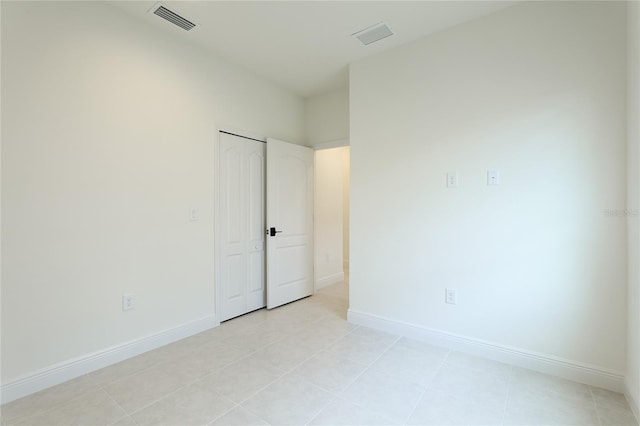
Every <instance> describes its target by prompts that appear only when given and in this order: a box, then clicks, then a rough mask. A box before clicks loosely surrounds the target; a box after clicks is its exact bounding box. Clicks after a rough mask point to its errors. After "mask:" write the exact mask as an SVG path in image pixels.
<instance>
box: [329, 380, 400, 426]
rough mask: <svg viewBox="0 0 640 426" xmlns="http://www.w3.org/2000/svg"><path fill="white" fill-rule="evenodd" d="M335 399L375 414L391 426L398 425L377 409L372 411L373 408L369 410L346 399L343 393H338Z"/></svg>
mask: <svg viewBox="0 0 640 426" xmlns="http://www.w3.org/2000/svg"><path fill="white" fill-rule="evenodd" d="M345 389H346V388H345ZM335 399H338V400H340V401H342V402H344V403H347V404H351V405H355V406H356V407H358V408H360V409H361V410H364V411H367V412H370V413H371V412H373V413H374V414H375V415H376V416H379V417H382V418H383V419H385V420H388V422H389V423H388V424H390V425H396V424H398V423H397V422H394V421H393V420H391V419H390V418H388V416H386V415H384V414H382V413H381V412H379V411H377V410H375V409H373V410H372V409H371V408H367V407H366V406H364V405H362V404H360V403H358V402H355V401H351V400H349V399H347V398H345V397H344V395H342V392H339V393H337V394H336V395H335Z"/></svg>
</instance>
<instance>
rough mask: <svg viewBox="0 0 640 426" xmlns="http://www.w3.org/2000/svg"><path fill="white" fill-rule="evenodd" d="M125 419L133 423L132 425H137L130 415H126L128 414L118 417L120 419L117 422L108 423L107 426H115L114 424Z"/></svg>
mask: <svg viewBox="0 0 640 426" xmlns="http://www.w3.org/2000/svg"><path fill="white" fill-rule="evenodd" d="M127 417H128V418H129V419H130V420H131V421H132V422H133V424H134V425H137V424H138V422H136V421H135V419H134V418H133V417H131V416H130V415H128V414H127V415H126V416H122V417H120V418H119V419H118V420H116V421H115V422H112V423H109V426H113V425H115V424H116V423H118V422H121V421H122V420H124V419H126V418H127Z"/></svg>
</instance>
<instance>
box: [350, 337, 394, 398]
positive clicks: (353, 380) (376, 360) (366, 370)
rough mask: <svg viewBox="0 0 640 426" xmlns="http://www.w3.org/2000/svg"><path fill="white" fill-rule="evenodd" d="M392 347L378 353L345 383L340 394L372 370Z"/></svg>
mask: <svg viewBox="0 0 640 426" xmlns="http://www.w3.org/2000/svg"><path fill="white" fill-rule="evenodd" d="M390 347H391V346H389V347H388V348H386V349H385V350H384V351H382V353H381V354H380V355H378V356H377V357H376V358H375V359H374V360H373V361H372V362H371V363H370V364H369V365H366V366H364V367H365V368H364V369H363V370H362V371H361V372H360V374H358V375H357V376H356V377H355V378H353V379H352V380H351V381H350V382H349V383H347V385H345V387H344V389H343V390H341V391H340V392H339V393H338V394H339V395H342V394H343V393H344V392H345V391H346V390H347V389H349V388H350V387H351V386H352V385H353V384H354V383H355V382H356V381H358V379H360V378H361V377H362V376H363V375H364V374H366V373H367V372H368V371H370V370H371V367H372V366H373V365H374V364H375V363H376V362H378V360H379V359H380V358H382V356H383V355H384V354H385V353H387V351H388V350H389V348H390ZM341 358H343V357H341ZM349 361H351V362H355V361H352V360H349ZM357 364H360V363H357ZM360 365H364V364H360ZM349 402H351V401H349ZM355 405H358V404H355ZM362 408H364V407H362Z"/></svg>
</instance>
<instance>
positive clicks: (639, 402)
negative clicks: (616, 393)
mask: <svg viewBox="0 0 640 426" xmlns="http://www.w3.org/2000/svg"><path fill="white" fill-rule="evenodd" d="M638 391H640V390H639V389H637V388H633V387H632V385H631V384H630V383H629V382H628V379H627V380H626V381H625V392H624V395H625V396H626V397H627V402H629V406H630V407H631V411H633V414H634V415H635V416H636V421H637V422H638V423H639V424H640V395H638V394H637V393H636V392H638Z"/></svg>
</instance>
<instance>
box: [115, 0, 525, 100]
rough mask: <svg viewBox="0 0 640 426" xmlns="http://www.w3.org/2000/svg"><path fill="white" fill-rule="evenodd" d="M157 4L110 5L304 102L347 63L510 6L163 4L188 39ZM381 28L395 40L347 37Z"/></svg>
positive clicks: (336, 81)
mask: <svg viewBox="0 0 640 426" xmlns="http://www.w3.org/2000/svg"><path fill="white" fill-rule="evenodd" d="M156 3H157V2H156V1H115V2H112V4H113V5H114V6H116V7H118V8H120V9H121V10H124V11H125V12H127V13H129V14H131V15H134V16H137V17H139V18H140V19H143V20H145V21H147V22H149V24H150V25H154V26H157V27H158V28H162V29H163V30H164V31H169V32H172V33H174V34H175V35H176V36H177V37H182V38H185V39H187V40H191V41H192V42H193V43H196V44H200V45H202V46H204V47H205V48H206V49H208V50H209V51H211V52H213V53H215V54H216V55H218V56H221V57H224V58H226V59H227V60H229V61H231V62H233V63H236V64H239V65H241V66H243V67H244V68H246V69H248V70H250V71H252V72H253V73H255V74H257V75H260V76H262V77H264V78H266V79H268V80H270V81H272V82H274V83H276V84H278V85H279V86H282V87H284V88H287V89H289V90H291V91H293V92H295V93H297V94H299V95H301V96H303V97H309V96H314V95H318V94H322V93H326V92H329V91H332V90H336V89H339V88H342V87H346V86H347V84H348V64H349V63H351V62H353V61H355V60H357V59H360V58H362V57H365V56H368V55H371V54H373V53H377V52H381V51H383V50H386V49H389V48H392V47H395V46H398V45H401V44H404V43H407V42H409V41H412V40H415V39H417V38H420V37H423V36H425V35H428V34H431V33H434V32H436V31H440V30H442V29H445V28H447V27H451V26H454V25H457V24H460V23H462V22H465V21H469V20H472V19H475V18H478V17H481V16H484V15H487V14H490V13H493V12H495V11H498V10H500V9H503V8H505V7H508V6H511V5H512V4H514V3H515V2H514V1H479V0H475V1H186V0H182V1H163V2H162V4H163V5H164V6H165V7H167V8H169V9H171V10H173V11H174V12H176V13H179V14H181V15H182V16H184V17H185V18H187V19H189V20H192V21H194V22H196V23H197V24H198V26H197V27H196V28H194V29H193V30H191V31H189V32H187V31H184V30H183V29H181V28H178V27H176V26H175V25H173V24H171V23H169V22H167V21H165V20H163V19H161V18H159V17H158V16H155V15H153V14H152V13H148V11H149V10H150V9H151V8H152V7H153V6H154V5H155V4H156ZM381 21H384V22H386V23H387V24H388V25H389V26H390V27H391V28H392V29H393V30H394V32H396V35H394V36H392V37H388V38H386V39H384V40H381V41H380V42H377V43H374V44H371V45H368V46H363V45H362V44H361V43H360V42H359V41H358V40H356V39H354V38H353V37H351V34H353V33H355V32H357V31H359V30H362V29H364V28H366V27H368V26H371V25H373V24H376V23H378V22H381Z"/></svg>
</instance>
